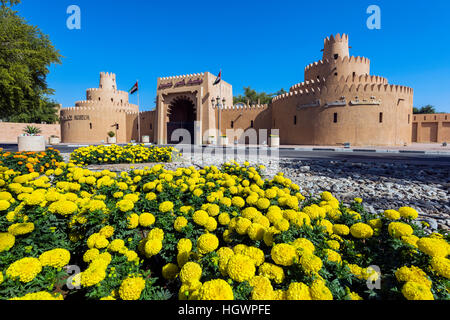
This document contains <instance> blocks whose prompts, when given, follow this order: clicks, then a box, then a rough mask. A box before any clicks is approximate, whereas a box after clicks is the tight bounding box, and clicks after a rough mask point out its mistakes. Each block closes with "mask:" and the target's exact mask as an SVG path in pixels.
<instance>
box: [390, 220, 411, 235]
mask: <svg viewBox="0 0 450 320" xmlns="http://www.w3.org/2000/svg"><path fill="white" fill-rule="evenodd" d="M388 231H389V234H390V235H391V236H392V237H394V238H401V237H404V236H411V235H412V234H413V233H414V230H413V228H411V226H410V225H409V224H406V223H403V222H391V223H390V224H389V227H388Z"/></svg>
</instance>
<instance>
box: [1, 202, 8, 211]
mask: <svg viewBox="0 0 450 320" xmlns="http://www.w3.org/2000/svg"><path fill="white" fill-rule="evenodd" d="M10 206H11V204H10V203H9V201H6V200H0V211H6V210H8V208H9V207H10Z"/></svg>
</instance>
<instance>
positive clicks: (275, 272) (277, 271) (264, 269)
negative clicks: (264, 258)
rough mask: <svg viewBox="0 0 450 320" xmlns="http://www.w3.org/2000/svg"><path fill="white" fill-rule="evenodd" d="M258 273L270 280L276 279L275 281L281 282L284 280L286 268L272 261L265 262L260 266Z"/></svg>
mask: <svg viewBox="0 0 450 320" xmlns="http://www.w3.org/2000/svg"><path fill="white" fill-rule="evenodd" d="M258 273H259V275H261V276H264V277H266V278H268V279H270V280H273V281H275V283H277V284H280V283H282V282H283V281H284V270H283V268H282V267H280V266H277V265H275V264H271V263H267V262H265V263H263V264H262V265H260V266H259V269H258Z"/></svg>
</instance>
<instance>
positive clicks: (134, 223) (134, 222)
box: [127, 213, 139, 229]
mask: <svg viewBox="0 0 450 320" xmlns="http://www.w3.org/2000/svg"><path fill="white" fill-rule="evenodd" d="M127 220H128V229H136V228H137V227H138V226H139V216H138V215H137V214H136V213H132V214H131V215H130V216H129V217H128V218H127Z"/></svg>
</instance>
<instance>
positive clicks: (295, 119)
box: [294, 116, 297, 125]
mask: <svg viewBox="0 0 450 320" xmlns="http://www.w3.org/2000/svg"><path fill="white" fill-rule="evenodd" d="M296 124H297V116H294V125H296Z"/></svg>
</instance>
